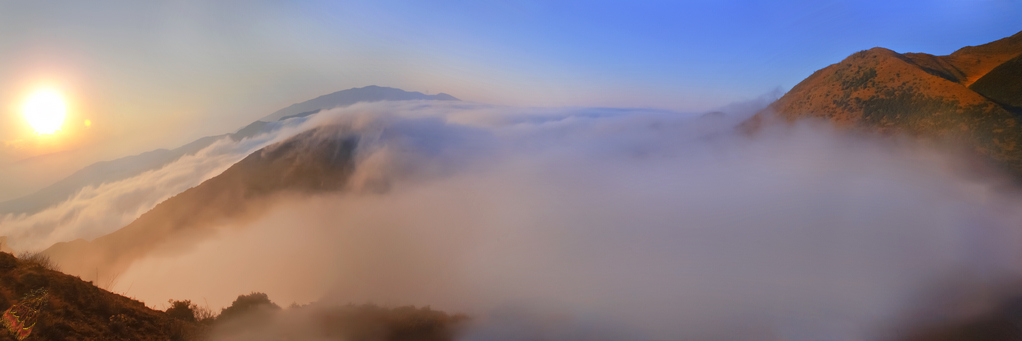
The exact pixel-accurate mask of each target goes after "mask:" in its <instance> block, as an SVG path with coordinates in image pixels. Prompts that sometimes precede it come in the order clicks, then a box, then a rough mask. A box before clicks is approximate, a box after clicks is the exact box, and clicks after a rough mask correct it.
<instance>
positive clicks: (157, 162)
mask: <svg viewBox="0 0 1022 341" xmlns="http://www.w3.org/2000/svg"><path fill="white" fill-rule="evenodd" d="M400 100H455V101H456V100H458V99H456V98H454V97H453V96H451V95H448V94H444V93H440V94H437V95H424V94H422V93H420V92H408V91H404V90H401V89H395V88H387V87H379V86H375V85H373V86H367V87H363V88H354V89H348V90H343V91H338V92H335V93H332V94H329V95H324V96H320V97H317V98H315V99H312V100H308V101H305V102H301V103H296V104H293V105H291V106H289V107H287V108H284V109H281V110H278V111H277V112H275V113H273V114H272V115H270V116H267V117H266V118H263V119H262V120H259V121H255V122H253V123H252V124H249V125H247V126H245V127H244V128H241V129H240V130H238V131H237V132H235V133H233V134H223V135H216V136H207V137H203V138H200V139H198V140H195V141H193V142H191V143H189V144H186V145H184V146H181V147H179V148H176V149H172V150H167V149H157V150H153V151H149V152H145V153H142V154H138V155H134V156H128V157H123V158H120V159H116V160H111V161H103V162H97V163H94V164H92V165H89V166H87V167H85V168H83V169H81V170H79V171H77V172H75V173H74V174H71V175H70V176H68V177H66V178H64V179H62V180H60V181H57V182H56V183H54V184H52V185H50V186H47V187H45V188H43V189H41V190H39V191H37V192H35V193H33V194H30V195H26V196H24V197H20V198H17V199H12V200H9V201H5V202H0V215H3V214H33V213H37V212H39V211H41V210H43V209H45V208H47V207H50V206H53V205H56V204H58V203H60V202H63V201H65V200H67V199H69V198H70V197H71V196H73V195H75V194H76V193H78V192H79V191H81V190H82V189H83V188H85V187H87V186H97V185H100V184H103V183H109V182H114V181H118V180H123V179H127V178H131V177H134V176H137V175H139V174H142V173H144V172H146V171H150V170H154V169H159V168H161V167H163V166H166V165H168V164H170V163H171V162H174V161H177V160H178V159H180V158H181V157H183V156H186V155H194V154H195V153H196V152H198V151H200V150H202V149H203V148H206V147H208V146H210V145H211V144H213V143H214V142H216V141H217V140H220V139H222V138H225V137H229V138H231V139H234V140H235V141H238V140H241V139H243V138H247V137H253V136H256V135H259V134H263V133H268V132H272V131H274V130H276V129H278V128H280V127H281V124H279V123H276V122H275V121H282V120H286V119H289V118H296V117H305V116H309V115H312V114H315V113H317V112H319V111H320V110H322V109H328V108H333V107H338V106H345V105H351V104H355V103H358V102H375V101H400Z"/></svg>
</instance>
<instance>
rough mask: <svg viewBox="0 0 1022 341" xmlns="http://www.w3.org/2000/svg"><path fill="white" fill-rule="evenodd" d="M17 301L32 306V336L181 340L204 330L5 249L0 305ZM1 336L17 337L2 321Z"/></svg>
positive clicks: (26, 315)
mask: <svg viewBox="0 0 1022 341" xmlns="http://www.w3.org/2000/svg"><path fill="white" fill-rule="evenodd" d="M33 294H35V295H33ZM33 298H35V300H33ZM33 301H34V302H33ZM32 303H34V304H32ZM15 305H17V306H21V307H26V308H27V309H25V308H22V309H21V310H23V313H22V314H21V316H20V319H21V320H23V322H28V323H27V325H31V323H32V322H33V321H34V322H35V325H34V327H32V328H31V331H30V333H31V334H29V336H28V339H29V340H182V339H192V338H194V337H195V336H197V335H198V333H199V332H201V329H200V327H199V326H198V325H197V324H195V323H188V322H185V321H181V320H178V319H175V318H172V317H171V316H169V315H167V313H165V312H162V311H157V310H153V309H149V308H147V307H146V306H145V304H143V303H142V302H139V301H136V300H133V299H130V298H127V297H124V296H121V295H117V294H114V293H111V292H109V291H106V290H103V289H100V288H98V287H96V286H95V285H93V284H92V283H90V282H85V281H82V280H81V279H79V278H76V277H73V276H69V275H65V274H63V273H60V272H58V271H54V270H51V269H48V268H47V267H46V266H44V265H42V264H41V263H38V262H33V261H25V260H19V259H17V258H15V257H14V256H13V255H11V254H9V253H2V252H0V309H8V308H11V307H12V306H15ZM33 316H34V317H33ZM0 340H15V338H14V337H13V336H12V335H11V334H10V333H9V332H8V331H7V330H6V328H3V327H2V326H0Z"/></svg>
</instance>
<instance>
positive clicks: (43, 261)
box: [18, 252, 60, 271]
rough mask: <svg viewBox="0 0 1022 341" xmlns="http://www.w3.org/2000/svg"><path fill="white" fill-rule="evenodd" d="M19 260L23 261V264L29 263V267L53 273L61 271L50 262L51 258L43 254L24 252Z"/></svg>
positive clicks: (19, 256)
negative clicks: (33, 266) (36, 267)
mask: <svg viewBox="0 0 1022 341" xmlns="http://www.w3.org/2000/svg"><path fill="white" fill-rule="evenodd" d="M18 259H21V261H22V262H25V263H28V264H29V265H35V266H38V267H41V268H43V269H48V270H53V271H60V270H58V269H57V264H55V263H53V261H51V260H50V256H47V255H44V254H42V253H31V252H22V253H21V254H19V255H18Z"/></svg>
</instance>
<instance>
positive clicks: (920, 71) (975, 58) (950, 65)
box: [745, 33, 1022, 176]
mask: <svg viewBox="0 0 1022 341" xmlns="http://www.w3.org/2000/svg"><path fill="white" fill-rule="evenodd" d="M1020 55H1022V33H1019V34H1015V35H1013V36H1011V37H1008V38H1004V39H1000V40H997V41H995V42H992V43H988V44H983V45H979V46H973V47H966V48H962V49H959V50H958V51H955V52H954V53H952V54H951V55H947V56H934V55H930V54H925V53H906V54H899V53H896V52H894V51H891V50H889V49H885V48H880V47H877V48H872V49H869V50H865V51H860V52H857V53H854V54H852V55H851V56H848V58H845V59H844V60H842V61H841V62H839V63H836V64H833V65H830V66H827V67H826V68H823V69H820V70H818V71H816V72H815V73H813V74H812V75H811V76H809V77H807V78H806V79H805V80H803V81H802V82H800V83H799V84H798V85H796V86H795V87H793V88H792V89H791V91H789V92H788V93H787V94H785V95H784V96H783V97H781V98H780V99H778V100H777V101H776V102H774V103H773V104H771V105H770V108H769V110H766V111H763V112H761V113H759V114H757V115H756V117H754V118H753V119H752V120H750V121H748V122H747V123H746V124H745V126H746V127H747V128H754V127H755V126H756V125H757V124H758V123H757V122H760V121H761V119H762V116H765V115H777V116H779V117H781V118H783V119H785V120H788V121H793V120H797V119H801V118H804V117H820V118H826V119H828V120H830V121H832V122H834V123H835V124H837V125H839V126H846V127H860V128H867V129H869V130H874V131H878V132H905V133H909V134H912V135H916V136H926V137H931V138H939V139H942V140H949V141H955V142H954V143H959V142H961V143H963V145H971V146H973V147H974V149H975V150H976V151H977V152H979V153H980V154H984V155H987V156H989V157H990V158H992V159H993V160H995V161H997V162H998V163H999V164H1001V165H1002V166H1004V167H1005V168H1006V169H1008V170H1010V171H1011V172H1013V173H1016V174H1018V175H1020V176H1022V152H1019V150H1022V149H1019V147H1022V124H1019V120H1020V119H1022V117H1020V115H1022V107H1020V106H1022V87H1020V84H1022V81H1019V79H1020V78H1019V77H1022V59H1020V58H1022V57H1020Z"/></svg>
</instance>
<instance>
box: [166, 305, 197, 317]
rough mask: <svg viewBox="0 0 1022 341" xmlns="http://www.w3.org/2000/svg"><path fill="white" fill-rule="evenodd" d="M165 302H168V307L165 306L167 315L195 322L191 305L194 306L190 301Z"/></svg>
mask: <svg viewBox="0 0 1022 341" xmlns="http://www.w3.org/2000/svg"><path fill="white" fill-rule="evenodd" d="M167 302H169V303H170V308H167V315H170V317H173V318H176V319H179V320H183V321H188V322H195V310H194V309H192V306H194V304H192V301H189V300H183V301H175V300H167Z"/></svg>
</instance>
